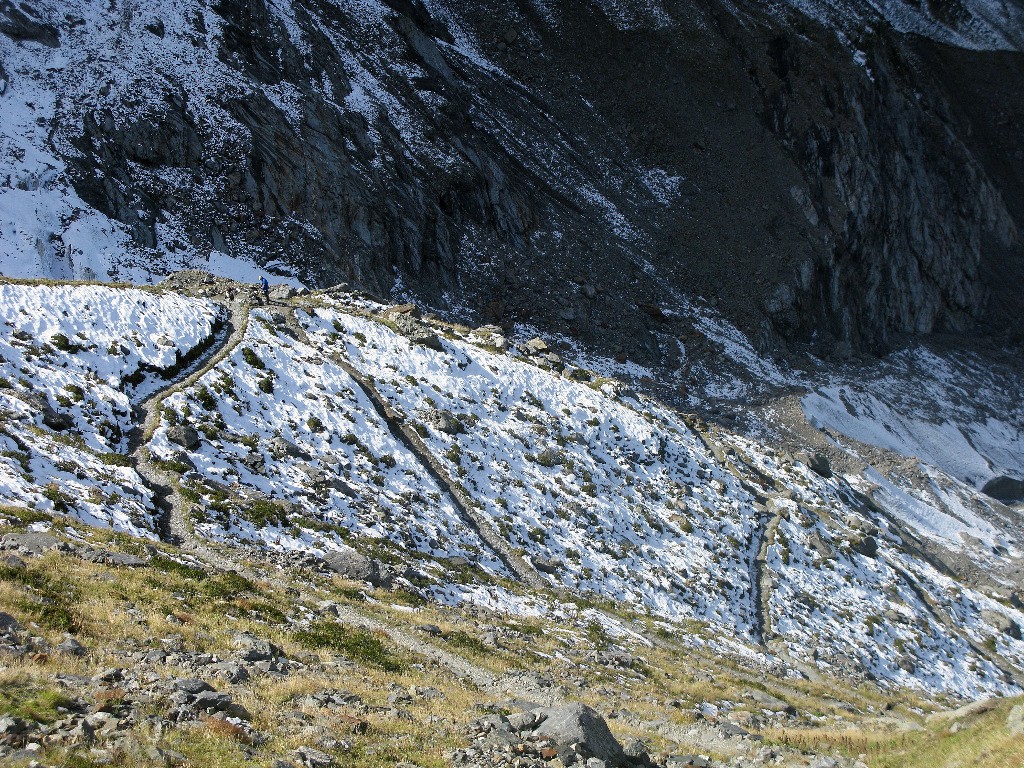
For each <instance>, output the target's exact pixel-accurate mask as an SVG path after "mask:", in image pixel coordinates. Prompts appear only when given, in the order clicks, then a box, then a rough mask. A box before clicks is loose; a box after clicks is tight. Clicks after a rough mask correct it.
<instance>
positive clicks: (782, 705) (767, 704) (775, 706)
mask: <svg viewBox="0 0 1024 768" xmlns="http://www.w3.org/2000/svg"><path fill="white" fill-rule="evenodd" d="M744 696H745V697H746V698H748V699H750V700H751V701H753V702H754V703H755V704H757V706H759V707H761V708H762V709H768V710H771V711H772V712H785V713H786V714H789V715H795V714H796V707H794V706H793V705H792V704H789V703H787V702H785V701H783V700H782V699H780V698H779V697H777V696H772V695H771V694H770V693H765V692H764V691H759V690H757V689H756V688H751V689H750V690H748V691H747V692H746V693H745V694H744Z"/></svg>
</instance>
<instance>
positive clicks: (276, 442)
mask: <svg viewBox="0 0 1024 768" xmlns="http://www.w3.org/2000/svg"><path fill="white" fill-rule="evenodd" d="M270 453H271V455H272V456H274V457H276V458H279V459H280V458H284V457H285V456H287V457H289V458H292V459H303V460H305V461H309V460H310V459H312V458H313V457H312V456H310V455H309V453H307V452H306V451H304V450H302V449H301V448H300V447H299V446H297V445H296V444H295V443H293V442H291V441H290V440H285V439H284V438H283V437H275V438H273V439H272V440H271V441H270Z"/></svg>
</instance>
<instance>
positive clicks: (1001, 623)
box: [981, 609, 1021, 640]
mask: <svg viewBox="0 0 1024 768" xmlns="http://www.w3.org/2000/svg"><path fill="white" fill-rule="evenodd" d="M981 620H982V621H984V622H985V623H986V624H990V625H992V626H993V627H995V628H996V629H997V630H998V631H999V632H1001V633H1002V634H1004V635H1006V636H1007V637H1012V638H1013V639H1014V640H1020V639H1021V631H1020V625H1019V624H1018V623H1017V622H1016V621H1014V620H1013V619H1011V618H1010V617H1009V616H1007V615H1006V614H1005V613H1000V612H999V611H991V610H988V609H984V610H982V612H981Z"/></svg>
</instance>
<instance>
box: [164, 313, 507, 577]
mask: <svg viewBox="0 0 1024 768" xmlns="http://www.w3.org/2000/svg"><path fill="white" fill-rule="evenodd" d="M271 317H272V316H271V315H269V314H268V313H266V312H264V311H261V310H256V311H255V312H254V313H253V316H252V318H251V320H250V323H249V329H248V332H247V334H246V337H245V340H244V342H243V345H242V346H241V347H239V348H238V349H236V350H235V351H234V353H233V354H232V355H231V356H229V357H228V358H227V359H225V360H224V361H223V362H222V363H221V364H219V365H218V366H217V367H216V368H214V369H213V370H211V371H210V372H209V373H208V374H206V375H205V376H204V377H203V378H202V379H200V380H199V382H197V384H196V385H195V387H193V388H191V389H189V390H188V391H186V392H183V393H180V394H175V395H173V396H172V397H170V398H169V399H168V400H167V401H165V410H164V419H163V422H162V424H161V426H160V428H159V429H158V430H157V432H156V434H155V435H154V438H153V441H152V443H151V444H150V448H151V451H152V452H153V453H154V455H156V456H157V457H158V458H162V459H165V460H173V459H175V457H176V456H179V455H180V453H181V450H182V446H180V445H175V444H173V443H171V442H170V441H169V431H170V430H171V428H172V426H173V424H176V423H179V422H187V423H190V424H194V425H195V426H196V427H197V428H198V429H199V430H200V431H201V432H203V434H204V436H205V439H203V441H202V446H201V447H199V448H198V449H195V450H190V451H188V452H187V454H186V455H187V460H188V461H189V462H190V463H192V464H194V465H195V467H196V469H195V471H194V472H190V473H188V474H187V475H186V482H187V483H190V484H192V485H194V487H195V488H196V489H197V490H198V491H199V492H200V493H204V492H205V493H204V497H205V498H204V501H203V506H204V507H206V508H208V509H209V510H210V511H209V512H208V513H207V515H206V517H207V520H206V521H200V523H199V526H198V528H199V530H200V531H201V532H202V533H203V534H204V535H207V536H211V537H214V538H217V539H220V540H231V541H236V540H239V539H241V540H248V541H255V542H259V543H261V544H265V545H266V546H270V547H277V548H282V549H286V550H300V551H303V552H314V553H315V552H323V551H325V550H326V551H329V550H332V549H340V548H342V547H343V546H344V541H345V540H346V539H348V538H349V537H351V536H355V537H357V538H359V539H360V540H363V539H365V538H370V539H390V540H391V541H393V542H394V544H395V545H397V546H399V547H402V548H407V549H409V550H411V551H413V552H418V553H421V554H422V555H424V556H429V557H436V558H440V559H445V558H450V557H456V556H460V557H467V558H470V559H472V560H474V561H477V562H479V564H480V566H481V567H483V568H484V569H485V570H487V571H489V572H492V573H495V574H504V569H503V567H502V565H501V563H500V562H499V561H497V560H496V559H495V558H494V556H493V555H492V554H489V553H488V552H487V551H486V547H485V546H484V545H483V544H482V542H481V541H480V540H479V538H477V537H475V536H474V535H473V534H472V532H471V531H467V530H466V525H465V523H464V522H463V521H462V520H461V519H460V517H459V515H458V513H457V511H456V510H455V509H454V508H453V507H452V506H451V503H450V502H449V501H448V500H447V499H445V498H442V495H441V493H440V490H439V489H438V488H437V486H436V485H435V484H434V483H433V482H432V480H431V479H430V478H429V476H427V475H426V473H425V472H424V471H423V469H422V467H419V466H417V464H416V462H415V460H414V459H413V458H412V457H410V456H409V455H408V453H407V452H406V451H404V450H403V448H402V447H401V445H400V444H398V443H397V442H396V440H395V439H394V437H393V436H392V435H391V433H390V432H389V431H388V428H387V426H386V425H384V424H383V423H382V421H381V419H380V417H379V416H377V414H376V413H375V412H374V410H373V406H372V405H371V404H370V403H369V402H368V401H367V399H366V397H365V395H363V394H362V392H361V391H360V390H359V388H358V386H357V385H356V384H355V383H354V382H353V381H352V380H351V379H350V378H349V376H348V375H347V374H346V373H345V372H344V371H343V370H341V369H340V368H339V367H338V366H337V365H335V364H332V363H331V362H330V360H329V359H325V353H326V352H327V348H319V349H318V348H310V347H308V346H306V345H303V344H302V343H301V342H299V341H296V340H295V339H292V338H290V337H289V336H288V335H287V329H283V328H280V327H278V326H276V325H275V323H274V322H273V320H272V319H271ZM178 460H181V459H180V458H179V459H178ZM206 480H210V481H214V482H215V483H217V484H218V485H216V486H212V487H211V486H205V485H204V481H206ZM211 488H212V489H213V491H212V492H211ZM223 489H230V490H229V491H228V492H229V493H230V495H232V496H237V497H239V499H238V503H235V504H221V505H218V504H217V503H214V502H215V501H216V500H217V493H216V491H217V490H221V496H223V493H224V491H223ZM255 500H260V501H263V506H259V505H258V504H254V503H253V502H254V501H255ZM221 501H224V499H223V498H222V499H221ZM268 502H269V504H268ZM277 505H281V506H277ZM253 510H256V514H252V511H253ZM247 513H248V514H249V517H251V518H253V519H251V520H247V519H246V515H247Z"/></svg>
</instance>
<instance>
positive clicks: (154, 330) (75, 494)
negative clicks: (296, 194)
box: [0, 284, 221, 536]
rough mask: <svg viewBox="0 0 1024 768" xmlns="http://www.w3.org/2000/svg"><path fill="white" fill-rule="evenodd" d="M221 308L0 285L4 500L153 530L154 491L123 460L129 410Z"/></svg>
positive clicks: (206, 332) (178, 299)
mask: <svg viewBox="0 0 1024 768" xmlns="http://www.w3.org/2000/svg"><path fill="white" fill-rule="evenodd" d="M220 314H221V312H220V309H219V308H218V307H217V306H216V305H214V304H212V303H211V302H207V301H201V300H195V299H190V298H186V297H183V296H179V295H175V294H169V293H152V292H146V291H140V290H127V289H111V288H104V287H98V286H81V287H71V286H58V285H54V286H27V285H19V284H2V285H0V384H2V386H0V408H2V412H3V420H2V427H0V440H2V441H3V445H4V448H3V459H2V460H0V473H2V474H0V476H2V480H0V502H2V503H5V504H25V503H33V504H38V505H40V506H41V508H43V509H56V510H57V511H62V512H65V513H67V514H72V515H75V516H78V517H81V518H82V519H83V520H85V521H87V522H89V523H92V524H106V525H111V526H113V527H116V528H119V529H122V530H127V531H129V532H131V533H132V534H135V535H143V536H153V535H154V530H155V526H154V522H153V513H154V508H153V502H152V494H151V492H150V491H149V489H147V488H146V487H145V485H144V483H143V482H142V479H141V478H140V477H139V476H138V474H137V473H136V472H135V470H134V469H133V468H132V467H131V466H130V462H126V461H125V457H124V455H123V452H124V451H125V449H126V447H127V442H128V434H129V432H130V431H131V430H132V428H133V427H134V421H133V413H132V408H133V405H134V404H135V403H136V402H137V401H138V400H139V399H140V398H141V397H142V396H144V395H145V393H146V392H148V391H149V388H150V387H151V386H152V385H153V380H154V379H157V380H159V378H160V376H161V374H168V375H169V374H170V373H172V372H173V371H174V370H175V369H176V368H177V367H178V366H179V365H180V364H181V363H182V362H183V361H184V360H185V359H186V358H187V356H188V354H189V353H190V352H192V351H193V350H195V349H196V348H197V347H199V346H200V345H202V344H203V343H204V342H207V341H209V340H210V338H211V336H212V334H213V332H214V327H215V324H216V323H218V322H219V321H220Z"/></svg>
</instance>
